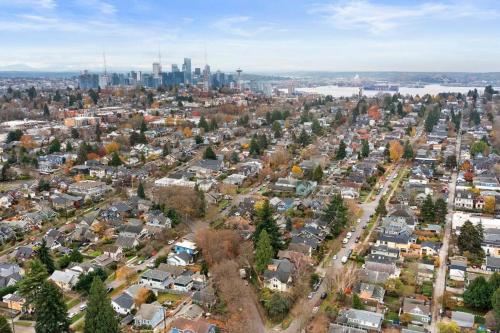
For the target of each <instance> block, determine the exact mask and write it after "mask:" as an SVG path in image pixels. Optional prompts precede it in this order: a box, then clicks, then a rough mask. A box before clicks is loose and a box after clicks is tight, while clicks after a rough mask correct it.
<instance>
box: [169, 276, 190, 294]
mask: <svg viewBox="0 0 500 333" xmlns="http://www.w3.org/2000/svg"><path fill="white" fill-rule="evenodd" d="M191 288H193V279H192V278H191V276H189V275H180V276H179V277H177V279H175V280H174V286H173V289H174V290H176V291H180V292H186V293H187V292H188V291H190V290H191Z"/></svg>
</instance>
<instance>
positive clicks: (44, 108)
mask: <svg viewBox="0 0 500 333" xmlns="http://www.w3.org/2000/svg"><path fill="white" fill-rule="evenodd" d="M43 116H44V117H45V118H49V117H50V111H49V107H48V106H47V103H45V104H44V105H43Z"/></svg>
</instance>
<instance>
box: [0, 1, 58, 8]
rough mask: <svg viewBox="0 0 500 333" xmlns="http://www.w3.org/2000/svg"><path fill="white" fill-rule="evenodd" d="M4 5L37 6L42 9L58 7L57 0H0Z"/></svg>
mask: <svg viewBox="0 0 500 333" xmlns="http://www.w3.org/2000/svg"><path fill="white" fill-rule="evenodd" d="M0 5H2V6H16V7H25V6H29V7H35V8H41V9H54V8H56V7H57V3H56V1H55V0H14V1H13V0H0Z"/></svg>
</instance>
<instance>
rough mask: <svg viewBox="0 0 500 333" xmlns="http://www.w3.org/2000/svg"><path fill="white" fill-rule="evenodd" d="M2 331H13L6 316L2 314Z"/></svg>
mask: <svg viewBox="0 0 500 333" xmlns="http://www.w3.org/2000/svg"><path fill="white" fill-rule="evenodd" d="M0 333H12V328H11V327H10V324H9V322H8V321H7V318H5V317H4V316H0Z"/></svg>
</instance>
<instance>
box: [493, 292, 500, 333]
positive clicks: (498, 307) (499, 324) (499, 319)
mask: <svg viewBox="0 0 500 333" xmlns="http://www.w3.org/2000/svg"><path fill="white" fill-rule="evenodd" d="M491 305H492V307H493V314H494V315H495V326H496V327H495V328H496V330H497V331H500V288H497V289H495V292H494V293H493V295H492V296H491Z"/></svg>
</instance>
